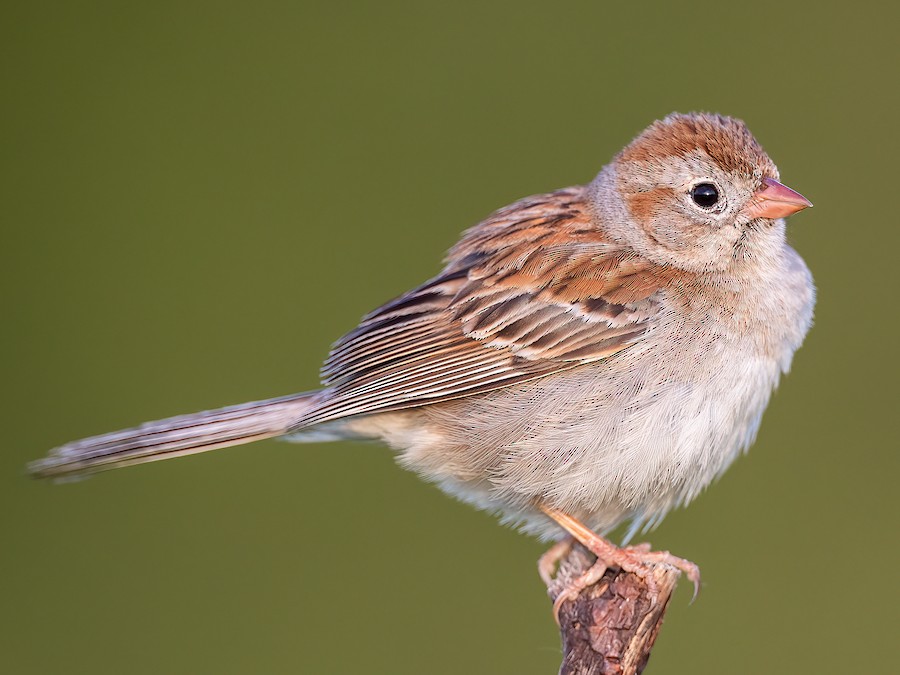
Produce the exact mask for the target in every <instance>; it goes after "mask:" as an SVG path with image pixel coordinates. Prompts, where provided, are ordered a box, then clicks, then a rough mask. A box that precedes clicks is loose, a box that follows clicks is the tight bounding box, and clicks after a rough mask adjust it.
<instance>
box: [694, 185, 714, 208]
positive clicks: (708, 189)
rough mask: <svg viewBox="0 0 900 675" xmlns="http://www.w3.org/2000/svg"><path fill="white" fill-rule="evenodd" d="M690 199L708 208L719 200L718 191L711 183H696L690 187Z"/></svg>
mask: <svg viewBox="0 0 900 675" xmlns="http://www.w3.org/2000/svg"><path fill="white" fill-rule="evenodd" d="M691 199H693V200H694V203H695V204H696V205H697V206H702V207H703V208H704V209H708V208H709V207H710V206H715V205H716V202H717V201H719V191H718V190H717V189H716V186H715V185H713V184H712V183H698V184H697V185H695V186H694V187H692V188H691Z"/></svg>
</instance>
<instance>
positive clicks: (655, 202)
mask: <svg viewBox="0 0 900 675" xmlns="http://www.w3.org/2000/svg"><path fill="white" fill-rule="evenodd" d="M592 199H593V206H594V209H595V211H596V212H597V214H598V216H599V218H600V220H601V223H602V226H603V228H604V229H605V230H607V231H608V232H609V234H610V235H611V236H613V237H614V238H616V239H619V240H620V241H622V243H625V244H627V245H629V246H630V247H632V248H633V249H634V250H635V251H636V252H637V253H639V254H641V255H643V256H646V257H648V258H650V259H652V260H654V261H656V262H659V263H664V264H669V265H673V266H676V267H680V268H682V269H686V270H690V271H694V272H702V271H707V270H722V269H726V268H728V267H729V266H730V265H732V264H734V261H735V260H744V259H747V258H748V257H749V258H752V257H753V256H754V254H755V253H756V252H757V251H758V252H761V251H763V250H764V249H765V248H767V247H769V248H770V247H772V246H773V245H779V246H780V245H781V243H782V242H783V240H784V228H783V224H782V223H781V222H780V221H778V220H777V219H779V218H783V217H784V216H787V215H790V214H791V213H795V212H797V211H799V210H801V209H804V208H806V207H807V206H811V205H812V204H810V202H809V201H807V200H806V199H805V198H804V197H803V196H801V195H800V194H798V193H796V192H794V191H793V190H791V189H790V188H787V187H785V186H784V185H782V184H781V183H779V182H778V168H777V167H776V166H775V164H774V163H773V162H772V160H771V159H770V158H769V156H768V155H767V154H766V152H765V150H763V149H762V146H760V144H759V143H758V142H757V141H756V139H755V138H754V137H753V135H752V134H751V133H750V131H749V130H748V129H747V127H746V125H745V124H744V123H743V122H742V121H741V120H737V119H734V118H731V117H723V116H721V115H711V114H706V113H692V114H688V115H680V114H672V115H669V116H668V117H666V118H665V119H664V120H662V121H659V122H654V123H653V124H651V125H650V126H649V127H648V128H647V129H646V130H644V132H643V133H641V134H640V135H639V136H638V137H637V138H635V139H634V141H632V142H631V144H630V145H628V146H627V147H626V148H625V149H624V150H623V151H622V152H621V153H619V155H618V156H617V157H616V158H615V160H614V161H613V162H612V164H610V165H609V166H608V167H606V168H605V169H604V170H603V171H602V172H601V173H600V175H599V176H598V177H597V178H596V179H595V181H594V183H593V184H592Z"/></svg>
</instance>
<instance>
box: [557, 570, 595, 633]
mask: <svg viewBox="0 0 900 675" xmlns="http://www.w3.org/2000/svg"><path fill="white" fill-rule="evenodd" d="M606 570H607V567H606V563H604V562H603V561H602V560H600V559H599V558H598V559H597V562H595V563H594V564H593V565H592V566H591V567H590V569H588V571H587V572H585V573H584V574H582V575H581V576H580V577H578V578H577V579H575V580H574V581H572V583H571V584H569V585H568V586H567V587H566V588H564V589H563V590H562V592H561V593H560V594H559V595H558V596H556V600H554V601H553V618H554V619H555V620H556V625H557V626H559V625H560V623H559V611H560V610H561V609H562V606H563V605H564V604H565V603H566V602H567V601H569V600H575V599H576V598H577V597H578V596H579V595H581V592H582V591H583V590H584V589H585V588H587V587H588V586H593V585H594V584H596V583H597V582H598V581H600V579H602V578H603V575H604V574H606Z"/></svg>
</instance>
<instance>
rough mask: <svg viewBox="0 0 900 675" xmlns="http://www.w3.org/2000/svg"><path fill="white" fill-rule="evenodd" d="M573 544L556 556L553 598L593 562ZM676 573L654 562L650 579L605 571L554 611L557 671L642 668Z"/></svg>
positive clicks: (579, 673) (606, 674) (601, 673)
mask: <svg viewBox="0 0 900 675" xmlns="http://www.w3.org/2000/svg"><path fill="white" fill-rule="evenodd" d="M594 561H595V558H594V556H593V555H592V554H590V553H589V552H588V551H587V550H586V549H584V548H583V547H582V546H580V545H576V546H574V547H573V548H572V550H571V551H570V552H569V553H568V555H567V556H566V557H565V558H563V559H562V560H561V561H560V566H559V571H558V572H557V574H556V576H555V578H554V579H553V581H552V583H551V584H550V585H549V587H548V593H549V595H550V598H551V599H552V600H554V601H555V600H556V598H557V596H558V595H559V594H560V592H561V591H562V589H564V588H566V587H567V586H569V585H570V584H571V583H572V581H573V580H574V579H577V578H578V577H580V576H581V575H582V574H583V573H584V572H585V571H587V570H588V569H589V568H590V567H591V566H592V565H593V564H594ZM679 576H680V572H679V571H678V570H676V569H675V568H672V567H669V566H668V565H655V566H654V567H653V568H652V572H651V574H650V575H649V579H650V581H648V580H647V579H642V578H641V577H639V576H638V575H636V574H631V573H628V572H622V571H621V570H618V569H616V570H607V571H606V572H605V573H604V575H603V577H602V578H601V579H600V580H599V581H598V582H597V583H595V584H593V585H591V586H588V587H587V588H585V589H584V590H582V591H581V593H580V594H579V595H578V597H577V598H576V599H574V600H570V601H567V602H564V603H563V605H562V606H561V607H560V610H559V623H560V635H561V637H562V647H563V661H562V666H561V667H560V670H559V672H560V674H561V675H634V674H636V673H640V672H641V671H643V669H644V667H645V666H646V665H647V660H648V659H649V658H650V650H651V649H652V648H653V643H654V642H655V640H656V636H657V635H658V634H659V629H660V627H661V626H662V620H663V616H664V615H665V612H666V606H667V605H668V602H669V598H670V597H671V595H672V591H673V590H674V589H675V584H676V582H677V581H678V577H679Z"/></svg>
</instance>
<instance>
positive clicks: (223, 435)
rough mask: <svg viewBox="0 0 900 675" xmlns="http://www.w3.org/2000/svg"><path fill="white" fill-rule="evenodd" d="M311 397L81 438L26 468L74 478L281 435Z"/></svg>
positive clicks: (36, 473)
mask: <svg viewBox="0 0 900 675" xmlns="http://www.w3.org/2000/svg"><path fill="white" fill-rule="evenodd" d="M317 393H318V392H306V393H303V394H293V395H291V396H283V397H281V398H274V399H269V400H267V401H254V402H252V403H242V404H240V405H234V406H229V407H227V408H219V409H218V410H207V411H204V412H199V413H193V414H190V415H179V416H178V417H170V418H168V419H164V420H158V421H155V422H147V423H145V424H142V425H141V426H139V427H135V428H133V429H125V430H123V431H114V432H112V433H108V434H103V435H101V436H92V437H91V438H84V439H82V440H80V441H73V442H71V443H67V444H65V445H61V446H59V447H58V448H55V449H54V450H51V451H50V453H49V454H48V456H47V457H45V458H44V459H41V460H38V461H36V462H32V463H31V464H30V465H29V467H28V469H29V471H30V472H31V473H32V474H33V475H34V476H37V477H40V478H63V477H67V476H73V477H74V476H79V475H87V474H92V473H97V472H99V471H106V470H108V469H115V468H118V467H122V466H129V465H132V464H143V463H145V462H155V461H159V460H162V459H169V458H171V457H180V456H183V455H192V454H195V453H198V452H206V451H208V450H215V449H217V448H225V447H228V446H230V445H240V444H242V443H250V442H251V441H257V440H261V439H264V438H273V437H275V436H281V435H283V434H284V433H286V432H287V431H288V429H290V428H291V426H292V425H293V424H294V422H296V421H297V420H298V419H299V418H300V417H302V416H303V414H304V413H305V412H307V411H308V410H309V409H310V408H311V407H312V405H313V402H314V401H315V397H316V394H317Z"/></svg>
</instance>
